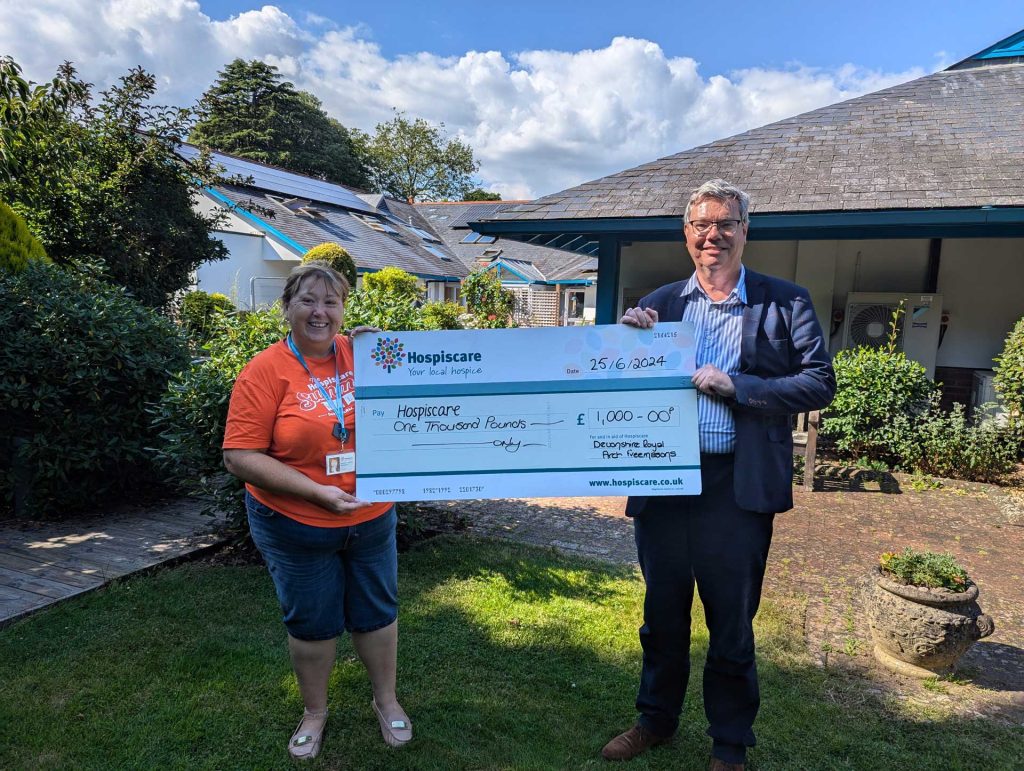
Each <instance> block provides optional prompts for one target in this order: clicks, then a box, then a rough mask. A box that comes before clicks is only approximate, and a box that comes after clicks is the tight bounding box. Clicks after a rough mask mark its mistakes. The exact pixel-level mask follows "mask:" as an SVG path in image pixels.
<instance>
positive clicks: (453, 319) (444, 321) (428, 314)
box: [421, 302, 466, 329]
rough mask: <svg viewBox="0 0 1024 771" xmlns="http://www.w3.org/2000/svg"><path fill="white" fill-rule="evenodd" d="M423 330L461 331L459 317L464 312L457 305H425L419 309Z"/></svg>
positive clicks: (448, 303) (463, 309)
mask: <svg viewBox="0 0 1024 771" xmlns="http://www.w3.org/2000/svg"><path fill="white" fill-rule="evenodd" d="M421 311H422V316H423V328H424V329H462V322H461V321H459V316H461V315H462V314H463V313H465V312H466V309H465V308H463V307H462V306H461V305H459V304H458V303H451V302H438V303H427V304H426V305H424V306H423V308H422V309H421Z"/></svg>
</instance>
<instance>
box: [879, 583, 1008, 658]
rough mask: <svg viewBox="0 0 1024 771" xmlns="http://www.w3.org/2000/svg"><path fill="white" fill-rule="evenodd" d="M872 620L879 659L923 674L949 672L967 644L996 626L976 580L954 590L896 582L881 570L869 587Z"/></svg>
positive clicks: (965, 649) (991, 630) (987, 634)
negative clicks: (980, 603)
mask: <svg viewBox="0 0 1024 771" xmlns="http://www.w3.org/2000/svg"><path fill="white" fill-rule="evenodd" d="M868 621H869V623H870V625H871V638H872V639H873V640H874V643H875V658H876V659H878V661H880V662H881V663H882V664H884V665H885V666H886V667H888V668H889V669H892V670H893V671H895V672H898V673H900V674H902V675H909V676H911V677H920V678H927V677H935V676H937V675H945V674H948V673H949V672H951V671H952V669H953V666H954V665H955V664H956V662H957V660H958V659H959V658H960V657H961V656H962V655H963V654H964V653H965V652H966V651H967V649H968V648H970V647H971V646H972V645H973V644H974V643H975V642H976V641H977V640H980V639H981V638H982V637H988V636H989V635H990V634H992V632H994V631H995V623H994V622H993V621H992V618H991V617H990V616H986V615H985V614H984V613H982V612H981V608H980V607H979V606H978V587H977V585H976V584H975V583H974V582H973V581H970V580H968V582H967V589H965V590H964V591H962V592H955V591H952V590H950V589H930V588H928V587H923V586H907V585H906V584H900V583H896V582H895V581H892V580H890V579H889V578H886V576H885V574H884V573H883V572H882V571H881V570H879V571H878V573H877V574H876V575H875V576H874V580H873V581H872V582H871V583H870V585H869V587H868Z"/></svg>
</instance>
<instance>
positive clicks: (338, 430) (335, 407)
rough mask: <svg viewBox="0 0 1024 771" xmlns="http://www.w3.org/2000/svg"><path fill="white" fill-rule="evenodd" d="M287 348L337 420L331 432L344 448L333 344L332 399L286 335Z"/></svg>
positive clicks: (345, 436) (345, 433)
mask: <svg viewBox="0 0 1024 771" xmlns="http://www.w3.org/2000/svg"><path fill="white" fill-rule="evenodd" d="M288 347H289V348H290V349H291V351H292V353H294V354H295V358H296V359H298V360H299V364H301V365H302V368H303V369H304V370H306V374H307V375H309V377H310V378H311V379H312V380H313V382H314V383H316V387H317V388H318V389H319V390H320V393H321V394H323V397H324V401H326V402H327V406H328V407H330V408H331V412H333V413H334V417H336V418H337V419H338V422H337V423H336V424H335V425H334V430H333V431H332V432H331V433H333V434H334V436H335V437H336V438H338V439H340V440H341V445H342V447H344V446H345V442H347V441H348V429H347V428H345V403H344V402H343V401H342V400H341V372H340V371H339V369H338V352H337V348H336V346H335V344H334V343H333V342H332V343H331V353H332V354H333V355H334V397H335V398H334V399H332V398H331V395H330V394H329V393H327V389H326V388H325V387H324V384H323V383H321V382H320V378H318V377H317V376H316V375H314V374H313V373H312V372H310V371H309V367H308V366H307V365H306V360H305V358H303V356H302V352H301V351H300V350H299V349H298V348H297V347H296V346H295V343H294V342H293V341H292V335H291V333H290V332H289V333H288Z"/></svg>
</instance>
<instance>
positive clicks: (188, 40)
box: [0, 0, 944, 198]
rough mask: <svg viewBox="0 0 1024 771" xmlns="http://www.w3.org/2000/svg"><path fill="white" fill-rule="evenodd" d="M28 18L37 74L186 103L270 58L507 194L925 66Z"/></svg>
mask: <svg viewBox="0 0 1024 771" xmlns="http://www.w3.org/2000/svg"><path fill="white" fill-rule="evenodd" d="M11 2H13V0H0V4H3V5H7V4H9V3H11ZM18 13H19V18H20V19H21V21H22V23H19V24H18V25H3V26H2V27H0V51H3V52H6V53H9V54H11V55H13V56H14V58H15V59H16V60H17V61H18V62H19V63H20V64H22V66H23V67H24V68H25V71H26V74H27V75H28V76H29V77H31V78H33V79H35V80H44V79H48V78H49V77H51V76H52V74H53V72H54V70H55V68H56V66H57V65H58V64H59V63H60V62H61V61H63V60H65V59H69V60H71V61H73V62H74V63H75V64H76V66H77V67H78V69H79V71H80V73H81V74H82V76H83V77H84V78H86V79H87V80H90V81H92V82H94V83H96V84H97V86H99V87H101V88H102V87H105V86H107V85H109V84H110V83H111V82H113V80H115V79H116V78H117V76H119V75H121V74H123V73H124V72H125V71H126V70H127V69H128V68H129V67H133V66H136V65H142V66H144V67H145V68H146V69H148V70H150V71H151V72H153V73H154V74H155V75H156V76H157V77H158V80H159V83H160V92H159V95H158V96H159V101H161V102H163V103H176V104H190V103H192V102H193V101H194V100H195V99H196V98H197V97H198V96H199V94H200V93H202V91H203V90H204V89H205V88H206V87H207V86H209V84H210V83H211V82H212V81H213V79H214V78H215V77H216V73H217V71H218V70H219V69H220V68H222V67H223V66H224V65H225V64H226V63H227V62H229V61H230V60H232V59H234V58H235V57H243V58H260V59H263V60H265V61H267V62H269V63H271V64H274V65H276V66H277V67H279V68H280V70H281V72H282V73H283V74H284V76H285V77H287V78H288V79H289V80H291V81H293V82H294V83H295V84H296V85H297V86H298V87H300V88H303V89H306V90H309V91H312V92H313V93H315V94H316V95H317V96H318V97H320V99H321V100H322V101H323V102H324V106H325V107H326V108H327V110H328V112H330V113H331V114H333V115H334V116H335V117H337V118H338V119H339V120H340V121H341V122H342V123H344V124H345V125H348V126H354V127H357V128H361V129H364V130H372V129H373V126H374V125H375V124H376V123H377V122H378V121H383V120H388V119H389V118H390V117H391V115H392V114H393V113H392V110H393V109H398V110H404V111H405V112H407V113H408V114H409V115H412V116H420V117H424V118H426V119H428V120H430V121H432V122H436V123H442V122H443V123H444V124H445V125H446V127H447V129H448V131H449V132H451V133H453V134H457V135H458V136H460V137H462V138H463V139H464V140H466V141H467V142H469V143H470V145H471V146H472V147H473V148H474V151H475V154H476V157H477V158H478V160H479V161H480V162H481V169H480V177H481V179H482V181H483V182H484V185H485V186H486V187H488V188H491V189H494V190H497V191H498V192H500V193H501V194H502V195H503V196H504V197H506V198H532V197H534V196H537V195H543V194H546V193H551V192H555V191H557V190H561V189H563V188H566V187H570V186H572V185H575V184H579V183H580V182H584V181H587V180H590V179H594V178H597V177H600V176H602V175H604V174H608V173H612V172H615V171H619V170H622V169H625V168H629V167H631V166H635V165H637V164H640V163H644V162H646V161H650V160H653V159H655V158H658V157H662V156H665V155H669V154H671V153H675V152H679V151H681V150H685V149H687V148H689V147H693V146H696V145H698V144H702V143H704V142H708V141H711V140H713V139H717V138H720V137H724V136H729V135H732V134H736V133H739V132H741V131H745V130H747V129H750V128H753V127H755V126H759V125H763V124H765V123H770V122H772V121H774V120H779V119H781V118H785V117H788V116H791V115H796V114H798V113H801V112H805V111H807V110H810V109H814V108H816V107H820V106H822V105H826V104H831V103H834V102H837V101H841V100H843V99H848V98H851V97H853V96H857V95H859V94H862V93H867V92H870V91H874V90H877V89H879V88H884V87H886V86H889V85H893V84H895V83H899V82H902V81H905V80H908V79H910V78H913V77H919V76H921V75H923V74H925V72H924V70H921V69H913V70H908V71H906V72H899V73H883V72H876V71H871V70H865V69H863V68H859V67H855V66H853V65H846V66H844V67H842V68H839V69H838V70H834V71H825V70H816V69H811V68H807V67H802V66H800V65H799V64H794V65H791V66H789V67H787V68H785V69H781V70H767V69H759V68H751V69H745V70H738V71H735V72H731V73H725V74H712V75H708V74H701V73H700V72H699V69H698V65H697V62H696V61H694V60H693V59H691V58H689V57H668V56H666V55H665V52H664V51H663V50H662V49H661V47H660V46H659V45H658V44H657V43H653V42H651V41H648V40H638V39H635V38H626V37H618V38H615V39H614V40H612V41H611V42H610V43H609V45H608V46H607V47H605V48H601V49H596V50H585V51H575V52H564V51H521V52H518V53H515V54H508V55H506V54H503V53H499V52H496V51H488V52H478V51H470V52H467V53H466V54H464V55H462V56H460V57H440V56H436V55H434V54H431V53H427V52H424V53H420V54H417V55H413V56H401V57H398V58H394V59H388V58H386V57H385V56H383V55H382V54H381V51H380V48H379V47H378V46H377V45H376V44H375V43H373V42H372V40H371V39H369V38H370V33H369V31H368V30H366V29H363V28H359V27H339V26H337V25H336V24H334V23H333V22H330V21H329V20H326V19H324V18H321V17H314V16H311V15H307V16H305V17H303V20H302V22H300V21H298V20H296V19H295V18H293V17H291V16H289V15H288V14H286V13H285V12H283V11H282V10H280V9H279V8H277V7H275V6H272V5H266V6H263V7H261V8H258V9H253V10H250V11H246V12H244V13H241V14H239V15H238V16H235V17H232V18H230V19H228V20H225V21H217V20H213V19H211V18H209V17H208V16H207V15H205V14H204V13H203V11H202V8H201V6H200V3H199V2H197V1H196V0H160V1H159V2H157V1H156V0H36V1H35V2H34V3H32V4H31V6H30V7H25V8H19V12H18ZM937 58H942V59H944V56H943V55H942V54H939V55H938V57H937Z"/></svg>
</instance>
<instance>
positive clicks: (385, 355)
mask: <svg viewBox="0 0 1024 771" xmlns="http://www.w3.org/2000/svg"><path fill="white" fill-rule="evenodd" d="M370 358H371V359H373V363H374V364H376V365H377V366H378V367H383V368H384V369H385V370H386V371H387V372H392V371H393V370H396V369H398V368H399V367H401V366H402V360H403V359H404V358H405V345H404V344H403V343H400V342H399V341H398V338H397V337H378V338H377V345H376V347H375V348H374V349H373V350H372V351H370Z"/></svg>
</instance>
